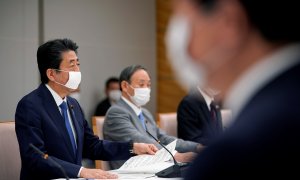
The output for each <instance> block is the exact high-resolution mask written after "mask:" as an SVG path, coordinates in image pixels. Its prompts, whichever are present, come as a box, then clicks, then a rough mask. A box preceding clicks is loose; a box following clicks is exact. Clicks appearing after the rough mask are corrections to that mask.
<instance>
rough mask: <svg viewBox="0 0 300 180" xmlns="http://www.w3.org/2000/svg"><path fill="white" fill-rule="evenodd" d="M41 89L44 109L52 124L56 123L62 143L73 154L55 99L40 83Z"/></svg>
mask: <svg viewBox="0 0 300 180" xmlns="http://www.w3.org/2000/svg"><path fill="white" fill-rule="evenodd" d="M40 88H41V91H42V98H43V104H44V106H45V109H46V111H47V112H48V114H49V116H50V117H51V118H50V120H51V121H53V123H54V124H56V125H57V126H56V128H57V129H58V132H59V133H60V135H61V137H62V139H63V141H64V144H65V145H66V148H67V149H68V151H69V152H70V154H72V155H73V157H75V156H74V152H73V149H72V144H71V140H70V137H69V135H68V132H67V129H66V126H65V122H64V119H63V117H62V115H61V113H60V111H59V108H58V106H57V105H56V103H55V100H54V98H53V96H52V94H51V93H50V91H49V90H48V89H47V87H46V86H45V85H44V84H42V85H41V86H40Z"/></svg>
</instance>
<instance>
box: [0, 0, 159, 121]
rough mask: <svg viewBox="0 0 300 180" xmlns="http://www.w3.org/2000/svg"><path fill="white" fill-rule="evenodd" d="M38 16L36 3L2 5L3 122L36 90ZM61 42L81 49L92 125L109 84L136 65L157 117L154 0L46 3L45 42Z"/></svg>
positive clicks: (3, 0)
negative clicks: (146, 75) (148, 84)
mask: <svg viewBox="0 0 300 180" xmlns="http://www.w3.org/2000/svg"><path fill="white" fill-rule="evenodd" d="M9 8H10V9H9ZM16 12H17V14H16ZM37 16H38V2H37V0H30V1H29V0H27V1H25V2H23V1H22V0H18V1H17V0H14V1H13V2H11V0H0V23H1V24H0V26H1V28H0V40H1V42H0V60H1V66H0V73H1V74H0V75H1V76H0V84H1V92H0V121H1V120H6V119H14V112H15V107H16V103H17V101H18V100H19V99H20V98H21V97H22V96H24V95H25V94H26V93H28V92H29V91H30V90H32V89H34V88H36V87H37V86H38V83H39V75H38V71H37V64H36V58H35V54H36V49H37V46H38V45H37V43H38V17H37ZM3 27H5V28H4V29H3ZM63 37H68V38H71V39H72V40H74V41H75V42H76V43H77V44H78V45H79V58H80V62H81V67H80V68H81V72H82V75H83V79H82V84H81V95H80V102H81V106H82V107H83V109H84V111H85V113H86V118H87V119H88V120H89V121H90V117H91V116H92V114H93V113H94V109H95V106H96V104H97V103H98V102H99V101H100V99H101V98H103V96H104V83H105V80H106V79H107V78H108V77H110V76H119V73H120V72H121V70H122V69H123V68H124V67H126V66H128V65H132V64H142V65H144V66H145V67H146V68H148V70H149V72H150V74H151V77H152V85H153V86H152V92H151V95H152V97H151V102H150V103H149V105H147V108H148V109H149V110H150V111H151V112H152V113H155V112H156V108H155V105H156V94H155V93H156V60H155V59H156V53H155V45H156V43H155V0H85V1H82V0H45V1H44V39H45V40H46V41H47V40H49V39H54V38H63ZM7 102H9V106H7V104H6V103H7Z"/></svg>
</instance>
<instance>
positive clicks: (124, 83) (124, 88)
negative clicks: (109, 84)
mask: <svg viewBox="0 0 300 180" xmlns="http://www.w3.org/2000/svg"><path fill="white" fill-rule="evenodd" d="M121 88H122V91H124V90H125V91H126V92H127V88H128V84H127V83H126V81H122V82H121Z"/></svg>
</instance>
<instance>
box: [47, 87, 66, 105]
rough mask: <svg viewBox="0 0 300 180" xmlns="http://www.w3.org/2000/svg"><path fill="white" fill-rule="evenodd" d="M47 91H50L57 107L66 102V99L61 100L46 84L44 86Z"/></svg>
mask: <svg viewBox="0 0 300 180" xmlns="http://www.w3.org/2000/svg"><path fill="white" fill-rule="evenodd" d="M45 85H46V87H47V88H48V90H49V91H50V93H51V95H52V96H53V98H54V100H55V103H56V105H57V106H59V105H61V103H62V102H63V101H64V102H67V98H65V99H62V98H61V97H60V96H59V95H58V94H57V93H56V92H55V91H54V90H53V89H52V88H51V87H50V86H49V85H48V84H45Z"/></svg>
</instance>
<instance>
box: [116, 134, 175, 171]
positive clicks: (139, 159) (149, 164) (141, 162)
mask: <svg viewBox="0 0 300 180" xmlns="http://www.w3.org/2000/svg"><path fill="white" fill-rule="evenodd" d="M176 141H177V140H174V141H173V142H171V143H169V144H168V145H167V146H166V148H167V149H168V150H169V151H170V152H173V151H175V147H176ZM170 159H171V155H170V154H169V153H168V152H167V151H166V150H165V149H164V148H161V149H160V150H159V151H157V152H156V153H155V155H148V154H144V155H139V156H134V157H131V158H130V159H128V160H127V161H126V162H125V163H124V164H123V165H122V166H121V167H120V168H119V169H117V170H113V172H117V173H121V172H122V173H134V172H135V173H136V172H138V173H157V172H159V171H161V170H163V169H165V168H168V167H170V166H172V165H173V163H172V162H167V161H168V160H170Z"/></svg>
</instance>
